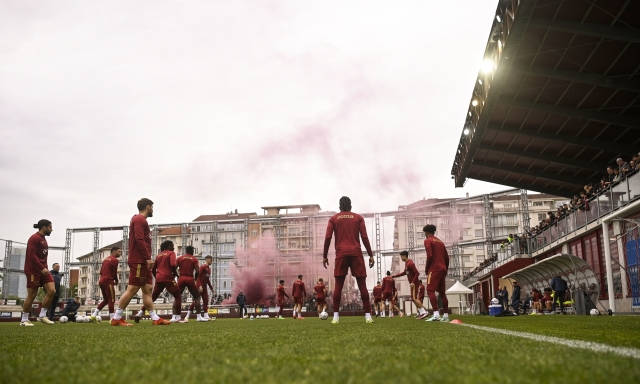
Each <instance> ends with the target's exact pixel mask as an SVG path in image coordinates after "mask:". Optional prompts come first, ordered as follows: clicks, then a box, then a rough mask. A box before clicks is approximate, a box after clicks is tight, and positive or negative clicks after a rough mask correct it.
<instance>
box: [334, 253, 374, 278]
mask: <svg viewBox="0 0 640 384" xmlns="http://www.w3.org/2000/svg"><path fill="white" fill-rule="evenodd" d="M349 269H351V276H353V277H367V267H366V266H365V265H364V257H362V256H343V257H339V258H336V261H335V267H334V269H333V276H334V277H335V276H347V274H348V273H349Z"/></svg>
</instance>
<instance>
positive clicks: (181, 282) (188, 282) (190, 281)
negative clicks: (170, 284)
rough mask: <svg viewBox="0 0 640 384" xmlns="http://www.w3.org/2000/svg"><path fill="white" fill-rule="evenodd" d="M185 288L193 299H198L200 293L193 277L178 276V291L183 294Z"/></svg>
mask: <svg viewBox="0 0 640 384" xmlns="http://www.w3.org/2000/svg"><path fill="white" fill-rule="evenodd" d="M185 288H187V289H188V290H189V293H190V294H191V296H193V298H194V299H195V298H198V297H200V291H198V286H197V285H196V281H195V279H194V278H193V277H189V276H180V277H179V278H178V289H179V290H180V293H181V294H182V293H184V289H185Z"/></svg>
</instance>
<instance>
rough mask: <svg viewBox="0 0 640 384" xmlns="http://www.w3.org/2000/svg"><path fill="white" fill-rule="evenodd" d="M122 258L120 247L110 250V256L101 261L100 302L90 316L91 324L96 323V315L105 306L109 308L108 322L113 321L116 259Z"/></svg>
mask: <svg viewBox="0 0 640 384" xmlns="http://www.w3.org/2000/svg"><path fill="white" fill-rule="evenodd" d="M120 256H122V250H121V249H120V247H113V248H111V254H110V255H109V256H107V258H106V259H104V260H102V267H101V268H100V281H99V282H98V284H99V285H100V290H101V291H102V302H100V304H98V308H96V309H94V310H93V314H91V322H92V323H95V322H96V321H98V315H99V314H100V311H101V310H102V308H104V306H105V305H108V306H109V320H111V319H113V315H114V312H115V310H114V309H115V302H116V290H115V285H116V284H118V259H119V258H120Z"/></svg>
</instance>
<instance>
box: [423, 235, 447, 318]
mask: <svg viewBox="0 0 640 384" xmlns="http://www.w3.org/2000/svg"><path fill="white" fill-rule="evenodd" d="M422 230H423V231H424V234H425V236H426V237H427V238H426V239H425V240H424V248H425V250H426V251H427V266H426V267H425V273H426V274H427V296H429V301H430V302H431V307H432V308H433V316H432V317H431V318H430V319H427V320H426V321H449V300H448V299H447V295H446V293H445V289H446V285H445V278H446V277H447V269H448V268H449V254H448V253H447V248H446V247H445V246H444V243H443V242H442V241H441V240H440V239H438V238H437V237H436V236H435V233H436V226H435V225H433V224H427V225H425V226H424V228H423V229H422ZM436 291H438V295H440V299H441V300H442V310H443V312H444V313H443V315H442V318H440V313H439V312H438V298H437V297H436Z"/></svg>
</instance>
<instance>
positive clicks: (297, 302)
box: [291, 275, 307, 320]
mask: <svg viewBox="0 0 640 384" xmlns="http://www.w3.org/2000/svg"><path fill="white" fill-rule="evenodd" d="M291 296H293V318H294V319H296V318H297V319H298V320H304V317H302V302H303V301H304V298H305V297H306V296H307V291H306V290H305V288H304V282H303V281H302V275H298V280H296V281H294V282H293V288H292V289H291Z"/></svg>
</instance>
